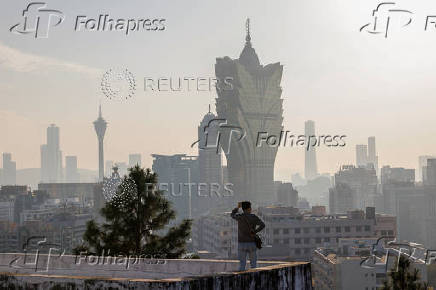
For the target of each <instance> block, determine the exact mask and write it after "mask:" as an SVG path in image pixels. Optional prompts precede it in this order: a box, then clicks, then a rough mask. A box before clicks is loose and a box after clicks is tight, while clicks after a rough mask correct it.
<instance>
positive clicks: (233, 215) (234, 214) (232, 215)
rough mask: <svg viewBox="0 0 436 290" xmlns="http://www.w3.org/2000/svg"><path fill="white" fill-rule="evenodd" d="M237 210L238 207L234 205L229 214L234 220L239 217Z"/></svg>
mask: <svg viewBox="0 0 436 290" xmlns="http://www.w3.org/2000/svg"><path fill="white" fill-rule="evenodd" d="M238 211H239V208H238V207H235V208H234V209H233V210H232V213H231V214H230V216H231V217H232V218H233V219H235V220H238V219H239V218H240V217H241V214H240V213H238Z"/></svg>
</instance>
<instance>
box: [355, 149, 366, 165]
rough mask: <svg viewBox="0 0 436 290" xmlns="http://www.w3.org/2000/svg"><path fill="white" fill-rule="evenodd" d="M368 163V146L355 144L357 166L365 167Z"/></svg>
mask: <svg viewBox="0 0 436 290" xmlns="http://www.w3.org/2000/svg"><path fill="white" fill-rule="evenodd" d="M367 163H368V146H366V145H363V144H359V145H356V165H357V167H362V166H363V167H366V165H367Z"/></svg>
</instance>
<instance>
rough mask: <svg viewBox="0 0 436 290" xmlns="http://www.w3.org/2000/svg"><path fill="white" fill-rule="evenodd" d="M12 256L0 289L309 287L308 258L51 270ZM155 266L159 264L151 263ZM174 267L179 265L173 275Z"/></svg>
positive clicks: (0, 258) (6, 258)
mask: <svg viewBox="0 0 436 290" xmlns="http://www.w3.org/2000/svg"><path fill="white" fill-rule="evenodd" d="M41 256H42V257H43V259H44V258H46V256H43V255H41ZM17 257H18V258H22V257H23V255H20V254H0V272H1V273H0V288H1V289H35V290H40V289H41V290H42V289H44V290H45V289H53V290H54V289H65V290H70V289H71V290H72V289H74V290H82V289H83V290H85V289H87V290H88V289H89V290H92V289H144V290H146V289H183V290H185V289H186V290H189V289H208V290H209V289H211V290H214V289H216V290H218V289H220V290H224V289H262V290H264V289H274V290H276V289H298V290H300V289H301V290H306V289H312V284H311V283H312V277H311V268H310V264H309V263H282V262H259V266H260V268H256V269H253V270H248V271H244V272H235V270H234V269H237V267H238V262H237V261H228V260H161V261H162V262H165V263H163V264H160V265H156V264H155V265H152V264H147V263H142V264H138V265H141V266H138V265H135V266H137V267H139V268H136V269H135V268H132V269H130V268H129V269H128V270H121V269H118V270H114V269H111V268H110V267H109V268H108V267H107V266H108V265H106V268H100V269H98V267H97V266H95V265H94V268H92V266H90V265H87V266H85V264H83V263H82V265H81V266H79V267H78V268H77V269H76V270H75V271H71V270H72V267H70V269H68V267H66V265H68V262H71V260H70V261H63V263H64V264H63V267H62V269H58V270H54V267H53V269H52V270H50V269H49V271H47V272H39V271H38V272H35V270H34V269H31V268H27V267H26V268H19V267H17V265H15V266H11V265H10V260H13V259H14V258H17ZM67 257H69V258H68V259H70V258H74V256H67ZM63 258H65V256H64V257H63ZM68 259H67V260H68ZM5 262H7V263H5ZM143 262H144V261H143ZM142 265H146V266H142ZM74 266H75V267H76V265H74ZM155 266H158V267H159V269H157V268H153V267H155ZM82 267H83V268H82ZM97 269H98V271H96V270H97ZM174 270H179V273H178V274H179V276H178V277H176V276H175V271H174ZM223 270H224V271H223ZM183 272H186V273H187V272H190V273H191V275H188V274H185V275H183V274H182V273H183ZM207 272H209V273H207ZM152 273H154V274H159V275H156V276H155V278H149V277H152V276H154V275H153V274H152ZM204 273H207V274H204ZM20 287H21V288H20Z"/></svg>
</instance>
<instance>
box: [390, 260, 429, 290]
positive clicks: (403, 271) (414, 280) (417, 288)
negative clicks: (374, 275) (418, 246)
mask: <svg viewBox="0 0 436 290" xmlns="http://www.w3.org/2000/svg"><path fill="white" fill-rule="evenodd" d="M397 269H398V271H396V270H397ZM419 279H420V277H419V270H418V269H413V271H412V269H410V260H409V259H407V258H405V257H404V256H400V259H399V262H398V263H397V264H396V265H395V266H394V267H393V268H392V272H390V274H389V278H388V279H387V280H386V281H385V282H384V283H383V288H382V290H426V289H427V285H426V284H425V283H420V282H419Z"/></svg>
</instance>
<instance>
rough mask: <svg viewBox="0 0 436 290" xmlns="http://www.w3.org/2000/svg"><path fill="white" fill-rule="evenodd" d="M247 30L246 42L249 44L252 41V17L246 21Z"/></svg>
mask: <svg viewBox="0 0 436 290" xmlns="http://www.w3.org/2000/svg"><path fill="white" fill-rule="evenodd" d="M245 30H246V32H247V35H246V36H245V42H246V44H249V43H250V42H251V35H250V18H247V21H246V22H245Z"/></svg>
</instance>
